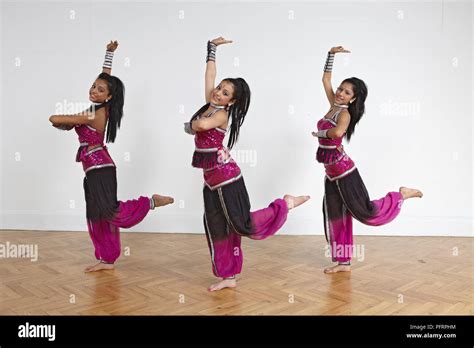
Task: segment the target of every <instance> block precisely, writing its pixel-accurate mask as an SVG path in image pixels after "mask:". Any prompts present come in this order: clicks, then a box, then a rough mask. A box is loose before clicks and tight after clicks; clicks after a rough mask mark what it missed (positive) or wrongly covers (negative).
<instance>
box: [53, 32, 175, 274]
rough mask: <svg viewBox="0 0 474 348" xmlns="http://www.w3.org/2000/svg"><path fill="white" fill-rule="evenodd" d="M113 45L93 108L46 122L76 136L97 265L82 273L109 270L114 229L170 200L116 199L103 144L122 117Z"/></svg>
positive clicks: (115, 244)
mask: <svg viewBox="0 0 474 348" xmlns="http://www.w3.org/2000/svg"><path fill="white" fill-rule="evenodd" d="M117 46H118V43H117V41H115V42H112V41H111V42H110V43H109V44H108V45H107V51H106V55H105V61H104V65H103V70H102V73H101V74H100V75H99V76H98V77H97V79H96V80H95V81H94V83H93V84H92V87H91V88H90V89H89V100H90V101H91V102H92V103H93V105H91V107H90V108H89V109H87V110H85V111H84V112H81V113H79V114H76V115H53V116H51V117H50V118H49V120H50V121H51V123H52V124H53V126H54V127H56V128H59V129H64V130H71V129H72V128H75V130H76V133H77V135H78V136H79V142H80V147H79V150H78V152H77V155H76V161H77V162H82V166H83V169H84V172H85V178H84V192H85V198H86V215H87V228H88V230H89V234H90V237H91V239H92V242H93V244H94V248H95V256H96V258H97V260H98V261H99V263H97V264H96V265H93V266H90V267H87V268H86V269H85V272H94V271H100V270H104V269H113V268H114V262H115V260H116V259H117V258H118V257H119V256H120V250H121V248H120V233H119V228H120V227H123V228H130V227H132V226H134V225H136V224H138V223H139V222H140V221H142V220H143V219H144V218H145V216H146V215H147V214H148V212H149V211H150V209H154V208H155V207H159V206H163V205H167V204H170V203H173V198H171V197H166V196H160V195H156V194H155V195H153V196H152V197H151V198H149V197H144V196H141V197H140V198H138V199H134V200H128V201H126V202H123V201H118V200H117V177H116V168H115V163H114V161H113V160H112V158H111V157H110V155H109V152H108V150H107V147H106V146H105V145H104V136H105V137H106V140H107V142H111V143H113V142H114V141H115V138H116V135H117V129H118V128H120V123H121V120H122V115H123V103H124V86H123V83H122V81H121V80H120V79H118V78H117V77H115V76H112V75H110V73H111V71H112V58H113V52H114V51H115V49H116V48H117Z"/></svg>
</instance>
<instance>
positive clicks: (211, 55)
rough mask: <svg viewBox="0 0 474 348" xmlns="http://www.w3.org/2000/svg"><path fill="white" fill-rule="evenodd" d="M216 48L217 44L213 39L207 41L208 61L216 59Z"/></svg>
mask: <svg viewBox="0 0 474 348" xmlns="http://www.w3.org/2000/svg"><path fill="white" fill-rule="evenodd" d="M216 49H217V45H216V44H214V43H212V42H211V41H208V42H207V57H206V63H207V62H208V61H210V60H211V61H213V62H215V61H216Z"/></svg>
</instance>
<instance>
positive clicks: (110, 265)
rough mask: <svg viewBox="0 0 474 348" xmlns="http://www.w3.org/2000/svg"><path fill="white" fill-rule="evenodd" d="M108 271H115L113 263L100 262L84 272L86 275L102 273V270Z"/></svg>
mask: <svg viewBox="0 0 474 348" xmlns="http://www.w3.org/2000/svg"><path fill="white" fill-rule="evenodd" d="M107 269H114V264H113V263H103V262H99V263H98V264H96V265H94V266H89V267H87V268H86V269H85V270H84V273H89V272H97V271H102V270H107Z"/></svg>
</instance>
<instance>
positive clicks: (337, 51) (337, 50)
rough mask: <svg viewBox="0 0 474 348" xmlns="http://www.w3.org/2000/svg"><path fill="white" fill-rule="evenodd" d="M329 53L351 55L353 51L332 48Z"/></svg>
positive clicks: (339, 47) (338, 47)
mask: <svg viewBox="0 0 474 348" xmlns="http://www.w3.org/2000/svg"><path fill="white" fill-rule="evenodd" d="M329 52H331V53H351V51H349V50H347V49H345V48H344V47H342V46H336V47H332V48H331V49H330V51H329Z"/></svg>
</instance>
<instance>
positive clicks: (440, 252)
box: [0, 231, 474, 315]
mask: <svg viewBox="0 0 474 348" xmlns="http://www.w3.org/2000/svg"><path fill="white" fill-rule="evenodd" d="M7 242H9V243H10V244H37V245H38V252H39V259H38V260H37V261H36V262H32V261H31V260H30V259H27V258H0V279H1V282H0V315H84V314H88V315H258V314H265V315H374V314H380V315H411V314H418V315H428V314H439V315H472V314H473V294H474V291H473V290H474V284H473V239H472V238H454V237H453V238H451V237H382V236H356V237H355V242H356V243H357V244H359V245H363V246H364V248H365V250H364V252H365V253H364V257H365V258H364V260H363V261H362V260H361V261H357V260H354V262H353V269H352V272H350V273H339V274H333V275H326V274H324V273H323V269H324V267H325V266H328V265H329V264H330V262H329V259H328V258H326V257H325V255H324V254H325V253H324V246H325V245H326V242H325V239H324V237H323V236H278V235H277V236H274V237H272V238H269V239H267V240H264V241H253V240H249V239H243V241H242V246H243V253H244V267H243V272H242V274H241V275H240V276H239V277H238V283H237V288H235V289H225V290H222V291H220V292H215V293H209V292H208V291H207V286H208V285H209V284H210V283H212V282H214V281H215V280H216V278H214V276H213V275H212V271H211V263H210V258H209V251H208V248H207V243H206V238H205V236H204V235H196V234H152V233H135V232H122V250H125V251H126V252H127V253H128V251H129V255H128V256H127V255H124V253H122V256H121V258H120V259H119V260H118V262H117V264H116V269H115V270H112V271H102V272H96V273H88V274H85V273H83V269H84V268H85V267H86V266H88V265H90V264H93V263H95V259H94V257H93V247H92V242H91V241H90V239H89V236H88V234H87V233H86V232H40V231H0V244H4V245H5V244H6V243H7ZM453 254H454V255H453ZM456 254H457V255H456Z"/></svg>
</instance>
